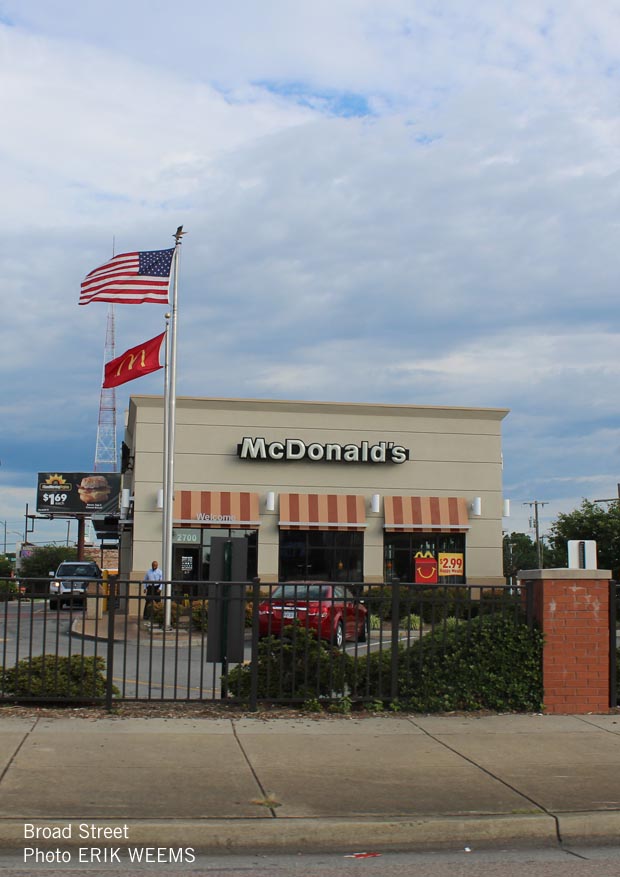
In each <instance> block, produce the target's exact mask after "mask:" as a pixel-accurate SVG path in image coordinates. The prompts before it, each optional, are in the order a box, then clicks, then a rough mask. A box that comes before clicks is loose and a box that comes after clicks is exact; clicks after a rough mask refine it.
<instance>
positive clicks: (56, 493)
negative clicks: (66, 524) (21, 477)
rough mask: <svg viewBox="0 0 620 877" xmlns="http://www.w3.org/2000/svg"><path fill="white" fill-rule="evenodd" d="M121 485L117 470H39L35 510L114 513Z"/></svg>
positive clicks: (59, 512) (44, 513) (54, 513)
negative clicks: (103, 471) (104, 471)
mask: <svg viewBox="0 0 620 877" xmlns="http://www.w3.org/2000/svg"><path fill="white" fill-rule="evenodd" d="M120 489H121V476H120V474H119V473H117V472H106V473H105V474H104V473H102V472H39V478H38V482H37V513H38V514H40V515H91V514H114V513H115V512H117V511H118V508H119V494H120Z"/></svg>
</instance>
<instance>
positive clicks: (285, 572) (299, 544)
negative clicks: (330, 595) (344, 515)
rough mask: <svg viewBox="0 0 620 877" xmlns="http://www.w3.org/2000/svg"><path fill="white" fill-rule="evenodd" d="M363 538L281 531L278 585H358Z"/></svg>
mask: <svg viewBox="0 0 620 877" xmlns="http://www.w3.org/2000/svg"><path fill="white" fill-rule="evenodd" d="M363 555H364V534H363V533H360V532H343V531H328V530H282V531H280V557H279V573H278V576H279V579H280V581H283V582H285V581H318V582H361V581H362V580H363V577H364V570H363Z"/></svg>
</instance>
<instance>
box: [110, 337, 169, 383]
mask: <svg viewBox="0 0 620 877" xmlns="http://www.w3.org/2000/svg"><path fill="white" fill-rule="evenodd" d="M165 334H166V333H165V332H162V333H161V335H158V336H157V337H156V338H151V340H150V341H145V342H144V344H138V346H137V347H132V348H131V349H130V350H126V351H125V353H123V354H122V356H117V357H116V359H111V360H110V362H108V363H107V364H106V367H105V377H104V381H103V386H104V387H118V385H119V384H125V383H127V381H133V380H135V378H141V377H142V376H143V375H150V374H151V372H156V371H157V370H158V369H160V368H163V366H161V365H160V364H159V349H160V347H161V342H162V341H163V338H164V335H165Z"/></svg>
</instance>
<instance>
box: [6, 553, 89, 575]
mask: <svg viewBox="0 0 620 877" xmlns="http://www.w3.org/2000/svg"><path fill="white" fill-rule="evenodd" d="M76 557H77V551H76V550H75V548H68V547H67V546H66V545H41V546H40V547H39V548H35V549H34V551H33V552H32V554H31V555H30V557H24V558H22V560H21V563H20V569H19V574H20V576H21V578H24V579H47V578H49V574H50V572H51V571H52V570H53V571H54V572H56V569H57V568H58V566H59V565H60V564H61V563H62V561H63V560H75V559H76Z"/></svg>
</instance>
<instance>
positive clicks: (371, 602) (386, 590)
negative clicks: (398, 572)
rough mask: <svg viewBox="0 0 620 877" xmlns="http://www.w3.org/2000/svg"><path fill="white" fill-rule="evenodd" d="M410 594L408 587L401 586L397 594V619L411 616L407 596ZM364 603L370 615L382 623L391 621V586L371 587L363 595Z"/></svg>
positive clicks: (409, 602)
mask: <svg viewBox="0 0 620 877" xmlns="http://www.w3.org/2000/svg"><path fill="white" fill-rule="evenodd" d="M410 593H411V590H410V588H409V587H405V586H401V588H400V592H399V607H398V608H399V612H398V617H399V618H405V617H406V616H407V615H410V614H411V611H412V607H411V601H410V600H409V599H408V598H407V595H408V594H410ZM364 603H365V604H366V608H367V609H368V612H369V613H370V615H376V616H378V617H379V618H381V620H382V621H391V620H392V585H382V586H381V587H380V588H379V587H374V586H373V587H371V588H369V589H368V591H367V592H366V593H365V594H364Z"/></svg>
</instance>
